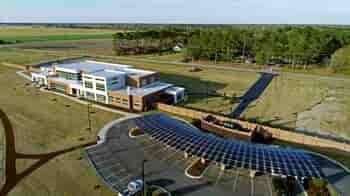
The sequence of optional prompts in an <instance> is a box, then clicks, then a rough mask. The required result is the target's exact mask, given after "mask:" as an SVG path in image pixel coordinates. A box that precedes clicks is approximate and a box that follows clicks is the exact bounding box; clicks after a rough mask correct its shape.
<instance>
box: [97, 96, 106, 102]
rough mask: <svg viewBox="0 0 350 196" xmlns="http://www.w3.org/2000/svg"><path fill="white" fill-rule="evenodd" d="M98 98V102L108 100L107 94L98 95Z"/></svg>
mask: <svg viewBox="0 0 350 196" xmlns="http://www.w3.org/2000/svg"><path fill="white" fill-rule="evenodd" d="M96 99H97V101H98V102H105V101H106V96H104V95H96Z"/></svg>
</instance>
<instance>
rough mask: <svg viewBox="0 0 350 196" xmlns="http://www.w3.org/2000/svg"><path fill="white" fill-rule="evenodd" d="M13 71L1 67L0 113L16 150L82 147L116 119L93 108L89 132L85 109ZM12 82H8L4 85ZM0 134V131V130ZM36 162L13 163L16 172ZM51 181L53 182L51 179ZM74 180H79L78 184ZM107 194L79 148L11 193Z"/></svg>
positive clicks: (44, 167) (35, 151)
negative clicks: (11, 132) (5, 117)
mask: <svg viewBox="0 0 350 196" xmlns="http://www.w3.org/2000/svg"><path fill="white" fill-rule="evenodd" d="M15 71H16V70H15V69H11V68H7V67H5V66H2V65H0V83H1V84H6V85H0V90H1V93H0V103H1V109H2V110H3V111H4V112H5V113H6V114H7V115H8V116H9V118H10V120H11V122H12V124H13V127H14V130H15V138H16V148H17V152H21V153H25V154H41V153H49V152H55V151H58V150H63V149H67V148H70V147H73V146H76V145H79V144H85V143H88V142H90V141H93V140H94V139H95V138H96V134H97V132H98V131H99V130H100V128H102V127H103V125H104V124H105V123H107V122H110V121H112V120H114V119H117V118H120V116H119V115H116V114H112V113H108V112H104V111H101V110H97V109H95V108H92V109H91V110H92V114H91V116H92V128H93V129H92V132H91V133H90V132H89V131H88V130H86V128H87V107H86V106H84V105H80V104H77V103H75V102H72V101H71V100H68V99H66V98H63V97H60V96H56V95H51V94H47V93H44V92H41V91H39V90H38V89H36V88H34V87H32V86H31V85H27V83H28V82H27V81H25V80H24V79H22V78H20V77H18V76H16V74H15ZM9 81H11V82H9ZM0 129H1V130H0V131H3V130H2V129H3V128H2V126H0ZM36 161H37V160H31V159H21V160H18V161H17V164H16V165H17V169H18V171H17V172H18V173H19V172H21V171H23V170H25V169H27V168H29V167H30V166H32V165H33V164H34V163H35V162H36ZM52 179H55V180H52ZM77 179H78V180H77ZM96 187H97V188H96ZM91 194H93V195H111V194H112V193H111V192H110V190H109V189H107V188H106V187H105V186H103V185H102V182H101V181H100V179H99V177H98V176H97V175H96V173H95V171H94V170H93V169H92V168H91V167H90V165H89V163H88V162H87V161H86V160H85V159H84V157H83V155H82V153H81V150H79V149H78V150H74V151H72V152H69V153H65V154H62V155H59V156H57V157H55V158H53V159H51V160H50V161H49V162H47V163H45V164H43V165H42V166H41V167H39V168H37V169H35V170H34V171H33V172H32V173H30V174H29V175H28V176H26V177H25V178H23V179H22V180H21V181H20V183H19V184H18V185H17V186H16V187H15V188H14V189H13V190H12V191H11V192H10V194H9V195H10V196H22V195H26V196H27V195H28V196H30V195H33V196H34V195H35V196H36V195H72V196H73V195H74V196H75V195H76V196H79V195H81V196H84V195H91Z"/></svg>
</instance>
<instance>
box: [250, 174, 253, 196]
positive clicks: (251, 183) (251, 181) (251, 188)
mask: <svg viewBox="0 0 350 196" xmlns="http://www.w3.org/2000/svg"><path fill="white" fill-rule="evenodd" d="M250 195H251V196H253V195H254V178H250Z"/></svg>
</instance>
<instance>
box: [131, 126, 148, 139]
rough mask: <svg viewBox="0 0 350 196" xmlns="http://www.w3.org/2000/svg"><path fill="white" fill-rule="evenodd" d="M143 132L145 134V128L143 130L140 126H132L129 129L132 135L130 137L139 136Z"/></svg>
mask: <svg viewBox="0 0 350 196" xmlns="http://www.w3.org/2000/svg"><path fill="white" fill-rule="evenodd" d="M143 134H145V133H144V132H143V130H141V129H140V128H138V127H134V128H131V129H130V130H129V136H130V137H138V136H141V135H143Z"/></svg>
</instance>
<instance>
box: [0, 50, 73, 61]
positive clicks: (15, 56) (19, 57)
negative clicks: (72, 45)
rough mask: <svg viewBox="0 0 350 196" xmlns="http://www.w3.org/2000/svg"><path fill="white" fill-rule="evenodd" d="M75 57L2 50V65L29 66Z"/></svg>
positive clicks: (0, 52)
mask: <svg viewBox="0 0 350 196" xmlns="http://www.w3.org/2000/svg"><path fill="white" fill-rule="evenodd" d="M66 57H67V58H69V57H74V55H56V54H47V53H40V52H31V51H24V50H18V49H12V48H0V63H1V62H6V63H13V64H19V65H28V64H32V63H37V62H40V61H50V60H55V59H60V58H66Z"/></svg>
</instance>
